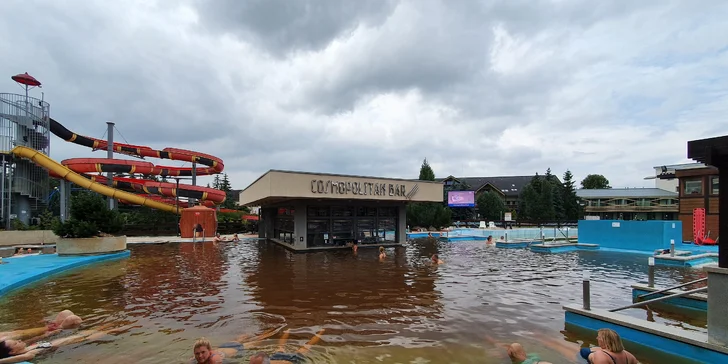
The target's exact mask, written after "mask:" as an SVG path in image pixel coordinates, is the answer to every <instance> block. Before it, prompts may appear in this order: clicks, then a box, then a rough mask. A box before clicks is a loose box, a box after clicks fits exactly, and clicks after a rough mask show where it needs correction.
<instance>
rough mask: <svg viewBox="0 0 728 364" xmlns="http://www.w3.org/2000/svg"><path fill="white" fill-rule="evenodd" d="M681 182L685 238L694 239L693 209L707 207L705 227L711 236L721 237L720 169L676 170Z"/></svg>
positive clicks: (681, 216) (681, 214) (687, 239)
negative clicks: (719, 206)
mask: <svg viewBox="0 0 728 364" xmlns="http://www.w3.org/2000/svg"><path fill="white" fill-rule="evenodd" d="M676 176H677V179H678V180H679V182H680V220H681V221H682V223H683V224H682V225H683V240H684V241H694V239H695V237H694V236H693V211H694V210H695V209H697V208H704V209H705V229H706V233H708V232H710V237H711V238H713V239H716V238H717V237H719V236H720V235H719V233H720V231H719V227H718V217H719V210H718V192H719V191H718V187H719V184H718V182H719V180H718V169H717V168H715V167H707V166H705V167H703V168H693V169H687V170H679V171H677V172H676Z"/></svg>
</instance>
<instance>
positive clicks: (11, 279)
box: [0, 250, 130, 295]
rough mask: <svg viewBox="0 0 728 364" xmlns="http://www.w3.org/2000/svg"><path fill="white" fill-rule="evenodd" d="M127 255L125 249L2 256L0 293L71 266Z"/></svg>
mask: <svg viewBox="0 0 728 364" xmlns="http://www.w3.org/2000/svg"><path fill="white" fill-rule="evenodd" d="M129 255H130V252H129V251H128V250H126V251H123V252H119V253H112V254H103V255H84V256H59V255H58V254H29V255H21V256H17V257H10V258H3V260H2V261H3V264H0V295H3V294H5V293H7V292H9V291H11V290H14V289H16V288H19V287H22V286H24V285H26V284H29V283H33V282H35V281H38V280H40V279H43V278H45V277H48V276H50V275H52V274H56V273H59V272H62V271H65V270H68V269H71V268H76V267H80V266H83V265H87V264H91V263H96V262H101V261H105V260H112V259H122V258H126V257H128V256H129Z"/></svg>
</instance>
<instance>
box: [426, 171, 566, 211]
mask: <svg viewBox="0 0 728 364" xmlns="http://www.w3.org/2000/svg"><path fill="white" fill-rule="evenodd" d="M539 176H540V177H542V178H543V177H544V176H543V175H539ZM554 178H555V179H556V180H557V181H559V182H560V180H559V178H558V177H557V176H555V175H554ZM531 179H533V176H496V177H454V176H448V177H445V178H436V179H435V180H436V181H438V182H443V184H444V185H445V188H447V187H449V186H452V185H453V183H455V182H461V183H465V184H467V185H468V186H470V189H472V190H473V191H475V196H476V199H477V196H478V194H480V193H482V192H485V191H492V192H496V193H498V194H499V195H500V196H501V197H502V198H503V200H504V201H505V204H506V207H508V208H509V209H514V210H515V209H516V206H518V197H519V196H520V195H521V191H522V190H523V189H524V188H525V187H526V185H527V184H528V183H529V182H531Z"/></svg>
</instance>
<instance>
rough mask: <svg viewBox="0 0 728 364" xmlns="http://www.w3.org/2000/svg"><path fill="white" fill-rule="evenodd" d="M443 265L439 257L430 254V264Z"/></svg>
mask: <svg viewBox="0 0 728 364" xmlns="http://www.w3.org/2000/svg"><path fill="white" fill-rule="evenodd" d="M443 263H445V262H443V261H442V260H441V259H440V257H438V256H437V254H432V264H435V265H438V264H443Z"/></svg>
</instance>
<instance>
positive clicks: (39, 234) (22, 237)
mask: <svg viewBox="0 0 728 364" xmlns="http://www.w3.org/2000/svg"><path fill="white" fill-rule="evenodd" d="M57 242H58V236H57V235H56V234H54V233H53V231H51V230H12V231H0V246H12V245H39V244H56V243H57Z"/></svg>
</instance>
